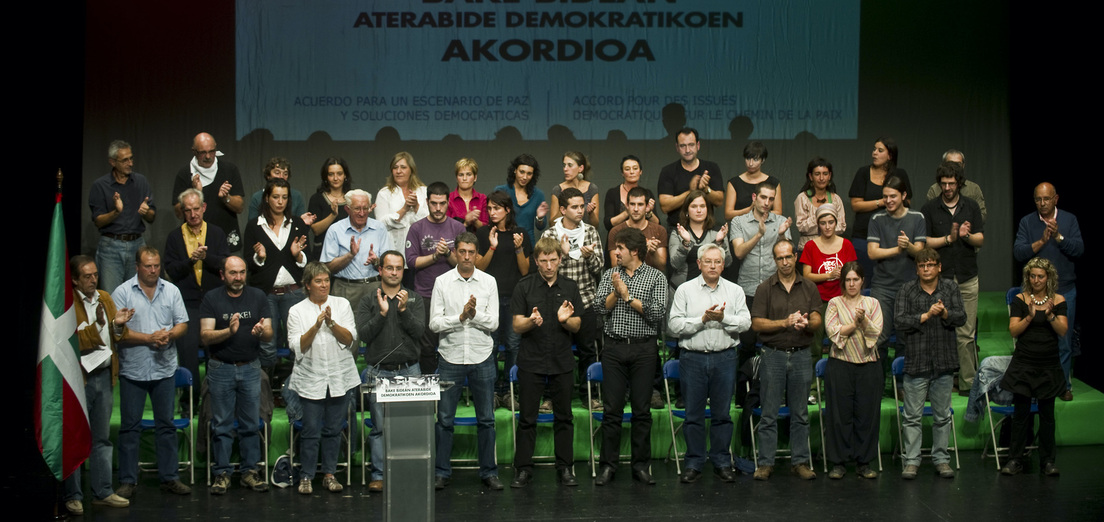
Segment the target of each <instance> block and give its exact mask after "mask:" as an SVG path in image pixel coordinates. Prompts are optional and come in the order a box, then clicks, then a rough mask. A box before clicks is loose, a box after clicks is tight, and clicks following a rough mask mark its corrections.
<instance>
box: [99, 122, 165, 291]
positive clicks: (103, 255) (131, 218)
mask: <svg viewBox="0 0 1104 522" xmlns="http://www.w3.org/2000/svg"><path fill="white" fill-rule="evenodd" d="M107 162H108V164H110V165H111V172H108V173H107V174H105V175H103V176H102V177H100V178H99V179H97V180H96V181H94V182H92V187H91V188H90V189H89V191H88V208H89V209H90V210H91V213H92V222H93V223H95V224H96V228H98V229H99V230H100V241H99V243H98V244H97V245H96V266H98V267H99V271H100V288H102V289H104V290H106V291H108V292H112V291H114V290H115V288H116V287H117V286H119V285H120V284H122V282H123V281H126V280H127V279H130V278H132V277H134V255H135V254H136V253H137V252H138V249H139V248H141V247H143V246H145V245H146V240H145V239H144V238H143V237H142V233H143V232H145V230H146V223H153V219H154V217H156V215H157V207H156V206H154V204H153V190H152V189H151V188H150V184H149V181H147V180H146V177H145V176H143V175H141V174H139V173H137V172H134V153H133V152H132V151H131V147H130V144H129V143H127V142H125V141H123V140H115V141H113V142H111V145H109V146H108V147H107Z"/></svg>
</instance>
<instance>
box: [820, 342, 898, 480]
mask: <svg viewBox="0 0 1104 522" xmlns="http://www.w3.org/2000/svg"><path fill="white" fill-rule="evenodd" d="M827 364H828V370H827V376H826V378H825V386H826V387H827V389H826V390H825V391H824V393H825V395H826V397H825V407H826V408H827V410H828V418H827V424H825V426H824V431H825V432H826V435H827V437H828V440H827V441H825V449H826V452H827V456H828V461H829V462H831V463H833V464H841V465H842V464H845V463H847V462H850V461H855V462H856V463H858V464H860V465H861V464H869V463H870V462H873V461H874V460H877V458H878V427H879V425H880V422H881V416H882V388H883V387H884V386H885V385H884V383H883V382H882V381H883V380H884V379H885V376H884V374H883V373H882V363H881V362H877V361H875V362H868V363H863V364H853V363H849V362H847V361H842V360H840V359H828V363H827ZM822 422H824V420H823V419H822Z"/></svg>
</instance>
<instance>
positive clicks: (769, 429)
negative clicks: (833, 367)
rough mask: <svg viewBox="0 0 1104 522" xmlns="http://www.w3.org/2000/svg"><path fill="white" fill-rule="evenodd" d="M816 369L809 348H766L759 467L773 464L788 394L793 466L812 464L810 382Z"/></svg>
mask: <svg viewBox="0 0 1104 522" xmlns="http://www.w3.org/2000/svg"><path fill="white" fill-rule="evenodd" d="M812 379H813V369H812V367H811V366H810V365H809V348H807V347H806V348H802V349H800V350H796V351H794V352H792V353H786V352H784V351H781V350H775V349H774V348H767V347H764V348H763V352H762V357H761V359H760V364H759V390H760V396H761V398H762V403H763V416H762V418H761V419H760V420H759V429H758V430H757V433H758V434H759V440H760V442H759V462H758V464H759V466H773V465H774V454H775V452H777V450H778V423H777V420H778V408H780V407H781V406H782V398H783V397H787V401H786V405H787V406H789V407H790V451H791V453H790V454H791V455H792V457H793V458H792V459H790V462H791V463H792V464H793V465H795V466H796V465H798V464H802V463H805V464H809V463H810V460H809V403H808V401H806V397H808V395H809V383H810V382H812Z"/></svg>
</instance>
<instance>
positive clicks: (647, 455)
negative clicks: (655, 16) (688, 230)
mask: <svg viewBox="0 0 1104 522" xmlns="http://www.w3.org/2000/svg"><path fill="white" fill-rule="evenodd" d="M565 192H566V191H565ZM613 243H614V253H615V257H616V259H617V266H615V267H613V268H610V269H609V270H606V273H605V274H603V275H602V282H601V283H599V285H598V295H600V296H602V302H601V303H600V304H599V305H597V306H596V307H595V308H597V309H598V313H600V314H602V315H604V316H606V326H605V332H604V333H605V336H606V339H605V349H604V351H603V352H602V373H603V376H602V377H603V378H602V401H603V403H604V404H603V410H604V412H605V414H604V415H603V417H602V455H601V462H602V469H601V471H599V472H598V476H597V477H596V478H595V479H594V484H596V485H598V486H605V485H606V484H609V482H610V481H612V480H613V477H614V474H615V472H616V470H617V463H618V460H619V457H620V455H619V454H620V451H621V419H622V417H623V415H624V413H625V390H626V389H627V390H628V391H629V397H630V400H631V403H632V473H633V478H634V479H636V480H638V481H640V482H643V483H644V484H648V485H652V484H655V480H654V479H652V474H651V472H650V471H649V463H650V462H651V459H652V410H651V409H650V408H649V407H648V406H649V400H650V399H651V396H652V381H653V379H654V378H655V375H656V362H657V361H658V360H659V358H658V357H656V350H657V336H658V335H659V332H660V331H661V330H662V328H663V317H664V315H666V313H667V308H666V306H667V278H666V277H664V276H663V274H662V273H660V271H659V270H656V269H654V268H652V267H650V266H648V265H647V264H645V263H644V257H645V256H647V255H648V243H647V241H646V240H645V239H644V234H642V233H641V232H640V231H639V230H637V229H635V228H626V229H624V230H622V231H621V232H619V233H618V234H617V236H615V237H614V238H613Z"/></svg>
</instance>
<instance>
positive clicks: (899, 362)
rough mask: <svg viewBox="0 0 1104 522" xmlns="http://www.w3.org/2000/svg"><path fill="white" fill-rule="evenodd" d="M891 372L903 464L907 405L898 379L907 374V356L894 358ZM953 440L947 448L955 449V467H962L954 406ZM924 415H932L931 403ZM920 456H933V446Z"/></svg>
mask: <svg viewBox="0 0 1104 522" xmlns="http://www.w3.org/2000/svg"><path fill="white" fill-rule="evenodd" d="M890 374H892V376H893V403H894V405H896V406H897V455H898V456H899V457H900V458H901V463H902V465H903V464H904V461H905V445H904V444H905V437H904V430H902V428H901V417H902V416H904V414H905V406H904V404H902V403H901V397H900V396H899V393H898V391H897V387H898V382H897V379H898V378H901V377H903V376H904V375H905V358H904V357H898V358H896V359H894V360H893V364H892V366H891V367H890ZM950 414H951V440H950V441H948V447H947V450H954V456H955V469H961V467H962V466H961V463H960V462H959V460H958V432H957V430H956V429H955V422H954V407H951V411H950ZM922 415H923V416H924V417H931V416H932V408H931V405H930V404H929V405H928V406H924V412H923V414H922ZM920 457H921V458H924V457H931V448H921V449H920Z"/></svg>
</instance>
